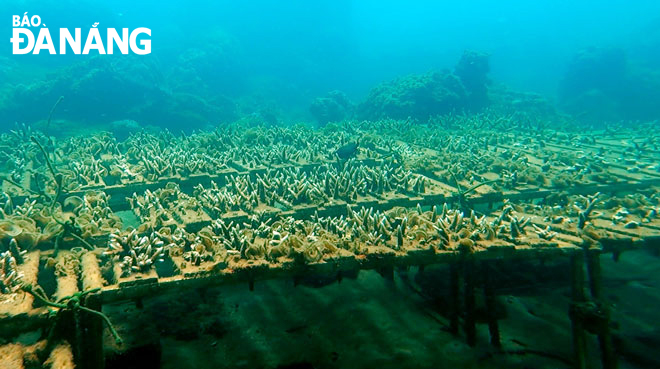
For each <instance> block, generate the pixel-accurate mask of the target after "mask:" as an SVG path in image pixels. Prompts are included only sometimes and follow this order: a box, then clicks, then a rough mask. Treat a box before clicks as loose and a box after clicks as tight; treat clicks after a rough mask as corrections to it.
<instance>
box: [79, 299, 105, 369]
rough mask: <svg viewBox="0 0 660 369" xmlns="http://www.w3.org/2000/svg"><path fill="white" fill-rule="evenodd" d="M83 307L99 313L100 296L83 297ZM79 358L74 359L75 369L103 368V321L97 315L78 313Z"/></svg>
mask: <svg viewBox="0 0 660 369" xmlns="http://www.w3.org/2000/svg"><path fill="white" fill-rule="evenodd" d="M85 307H87V308H89V309H92V310H96V311H101V309H102V303H101V295H100V294H89V295H87V296H86V297H85ZM79 319H80V323H79V324H80V327H79V329H80V333H79V335H78V337H80V342H77V343H76V344H77V345H79V347H80V351H79V352H80V357H79V358H76V363H77V365H76V367H78V368H81V369H92V368H93V369H97V368H100V369H102V368H104V367H105V356H104V353H103V319H102V318H101V317H99V316H97V315H94V314H90V313H86V312H80V313H79Z"/></svg>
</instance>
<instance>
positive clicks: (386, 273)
mask: <svg viewBox="0 0 660 369" xmlns="http://www.w3.org/2000/svg"><path fill="white" fill-rule="evenodd" d="M378 274H380V276H381V277H383V278H385V280H388V281H393V280H394V267H393V266H384V267H381V268H378Z"/></svg>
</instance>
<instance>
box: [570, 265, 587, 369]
mask: <svg viewBox="0 0 660 369" xmlns="http://www.w3.org/2000/svg"><path fill="white" fill-rule="evenodd" d="M571 300H572V301H571V306H570V309H569V315H570V318H571V326H572V330H573V351H574V355H575V368H576V369H586V368H587V337H586V333H585V330H584V323H583V321H582V319H581V317H580V316H579V314H576V311H575V310H576V306H577V304H581V303H584V302H585V301H586V296H585V294H584V255H583V254H582V252H576V253H574V254H573V255H571Z"/></svg>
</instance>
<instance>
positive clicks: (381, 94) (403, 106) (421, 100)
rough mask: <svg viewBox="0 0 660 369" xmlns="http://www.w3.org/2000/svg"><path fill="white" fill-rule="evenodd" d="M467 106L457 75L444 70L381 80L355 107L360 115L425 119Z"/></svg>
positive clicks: (380, 117) (463, 90)
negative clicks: (382, 81) (387, 80)
mask: <svg viewBox="0 0 660 369" xmlns="http://www.w3.org/2000/svg"><path fill="white" fill-rule="evenodd" d="M467 107H468V94H467V91H466V90H465V86H463V83H462V82H461V80H460V78H459V77H458V76H456V75H455V74H452V73H447V72H429V73H426V74H421V75H411V76H407V77H402V78H398V79H395V80H393V81H390V82H385V83H382V84H380V85H378V86H376V87H375V88H373V89H372V90H371V92H369V95H368V96H367V99H366V100H365V101H364V102H362V103H361V104H360V105H359V106H358V108H357V114H358V117H359V118H360V119H373V120H377V119H382V118H393V119H406V118H408V117H411V118H415V119H426V118H428V117H429V116H432V115H437V114H447V113H450V112H452V111H456V110H463V109H464V108H467Z"/></svg>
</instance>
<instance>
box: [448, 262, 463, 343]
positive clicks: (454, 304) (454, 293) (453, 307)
mask: <svg viewBox="0 0 660 369" xmlns="http://www.w3.org/2000/svg"><path fill="white" fill-rule="evenodd" d="M458 280H459V272H458V265H457V264H456V263H455V262H452V263H451V264H449V298H450V312H449V314H450V323H449V331H450V332H451V333H452V334H453V335H458V325H459V318H458V317H459V311H460V300H459V291H460V288H459V282H458Z"/></svg>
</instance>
